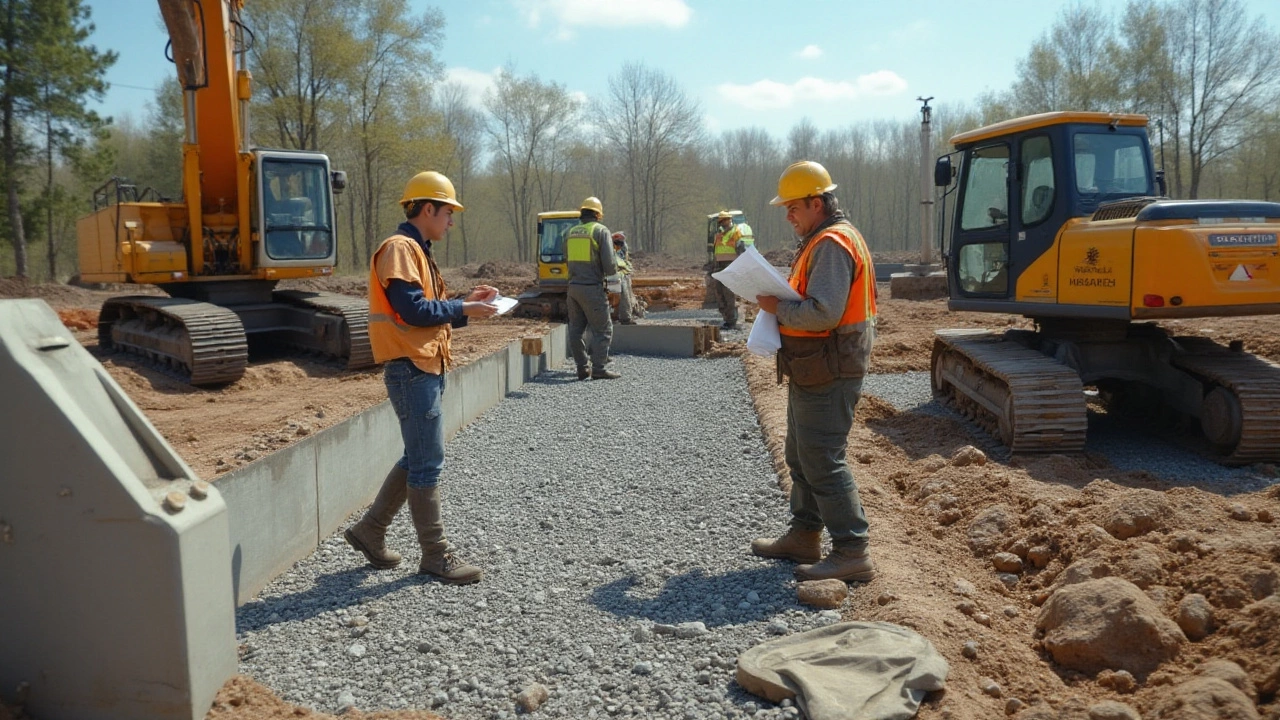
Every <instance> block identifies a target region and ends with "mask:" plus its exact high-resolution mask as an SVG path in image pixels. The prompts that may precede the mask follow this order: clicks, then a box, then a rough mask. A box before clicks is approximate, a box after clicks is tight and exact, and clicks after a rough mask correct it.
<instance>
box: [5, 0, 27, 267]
mask: <svg viewBox="0 0 1280 720" xmlns="http://www.w3.org/2000/svg"><path fill="white" fill-rule="evenodd" d="M6 10H7V15H8V18H7V25H6V32H5V38H4V44H5V48H6V49H7V50H8V51H9V52H8V53H7V55H8V60H7V61H6V63H5V71H4V74H5V83H4V87H5V90H4V98H3V110H2V112H3V115H4V120H3V125H4V150H3V152H4V185H5V189H6V191H7V192H6V196H7V200H8V212H9V227H10V232H11V233H13V234H12V236H11V237H10V240H11V241H12V242H13V262H14V267H15V269H14V274H15V275H17V276H18V277H20V278H25V277H26V276H27V238H26V235H25V234H24V233H23V231H22V208H21V206H20V205H19V204H18V182H17V170H16V167H17V165H18V139H17V138H15V137H14V136H13V133H14V122H13V121H14V117H13V115H14V107H13V106H14V97H13V90H12V88H13V86H14V85H13V84H14V80H15V77H16V75H17V73H16V72H15V70H14V67H13V63H14V61H15V57H14V46H15V44H16V43H17V39H16V38H15V37H14V22H15V18H14V3H13V2H12V0H10V2H8V3H6Z"/></svg>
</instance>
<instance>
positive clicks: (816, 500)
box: [751, 162, 876, 581]
mask: <svg viewBox="0 0 1280 720" xmlns="http://www.w3.org/2000/svg"><path fill="white" fill-rule="evenodd" d="M835 189H836V185H835V183H833V182H831V176H830V175H829V174H828V173H827V170H826V168H824V167H823V166H822V165H819V164H818V163H816V162H798V163H795V164H794V165H792V166H790V167H788V168H787V169H786V170H785V171H784V172H783V173H782V177H781V178H779V180H778V196H777V197H775V198H774V199H773V201H772V203H771V204H773V205H782V206H785V207H786V209H787V222H788V223H790V224H791V226H792V227H793V228H794V229H795V231H796V234H797V235H798V236H799V237H800V245H799V248H798V249H797V252H796V259H795V260H794V261H793V262H792V264H791V276H790V279H789V282H790V284H791V287H793V288H795V290H796V292H797V293H799V294H800V297H801V298H802V299H800V300H797V301H790V300H779V299H778V298H776V297H772V296H761V297H758V298H756V301H757V302H758V303H759V304H760V309H761V310H764V311H766V312H771V313H773V314H774V315H776V316H777V318H778V330H779V333H780V335H781V338H782V349H781V350H779V351H778V369H779V372H780V373H781V374H782V375H787V376H788V377H790V380H791V381H790V384H789V386H788V388H787V405H788V406H787V439H786V453H785V454H786V461H787V467H788V468H789V469H790V470H791V527H790V529H789V530H788V531H787V533H786V534H785V535H783V536H782V537H780V538H776V539H774V538H759V539H757V540H755V541H754V542H752V543H751V550H752V552H754V553H755V554H756V555H760V556H763V557H769V558H786V559H789V560H794V561H796V562H798V563H804V564H802V565H800V566H799V567H797V568H796V570H795V575H796V577H797V578H798V579H800V580H825V579H830V578H835V579H839V580H845V581H851V580H857V581H867V580H870V579H871V577H872V576H873V575H874V568H873V566H872V563H871V557H870V555H869V554H868V551H867V543H868V532H867V531H868V525H867V516H866V513H865V512H864V511H863V508H862V502H861V500H860V499H859V497H858V486H857V485H856V484H855V483H854V481H853V473H852V472H850V470H849V465H848V462H847V461H846V460H845V450H846V446H847V445H848V439H849V429H850V428H851V427H852V426H853V411H854V407H856V406H857V404H858V398H859V397H860V395H861V393H862V378H863V375H864V374H865V373H866V371H867V364H868V362H869V360H870V357H871V343H872V340H873V339H874V335H875V318H876V295H875V276H876V274H875V268H874V267H872V264H871V254H870V252H868V250H867V245H866V243H865V242H864V241H863V239H862V235H861V234H859V233H858V230H857V229H856V228H854V227H853V225H852V224H850V223H849V221H848V220H847V219H846V218H845V216H844V213H842V212H841V211H840V209H839V205H838V203H837V201H836V196H835V195H834V194H833V193H832V191H833V190H835ZM824 526H825V527H826V529H827V532H828V533H829V534H830V535H831V545H832V549H831V553H830V554H828V555H827V556H826V557H825V558H823V557H822V552H821V548H822V545H821V542H822V528H823V527H824Z"/></svg>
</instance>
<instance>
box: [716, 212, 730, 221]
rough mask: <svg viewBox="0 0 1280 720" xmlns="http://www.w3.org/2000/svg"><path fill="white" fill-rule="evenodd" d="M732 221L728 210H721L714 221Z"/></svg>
mask: <svg viewBox="0 0 1280 720" xmlns="http://www.w3.org/2000/svg"><path fill="white" fill-rule="evenodd" d="M732 219H733V216H732V215H730V214H729V211H728V210H721V211H720V214H719V215H717V216H716V220H732Z"/></svg>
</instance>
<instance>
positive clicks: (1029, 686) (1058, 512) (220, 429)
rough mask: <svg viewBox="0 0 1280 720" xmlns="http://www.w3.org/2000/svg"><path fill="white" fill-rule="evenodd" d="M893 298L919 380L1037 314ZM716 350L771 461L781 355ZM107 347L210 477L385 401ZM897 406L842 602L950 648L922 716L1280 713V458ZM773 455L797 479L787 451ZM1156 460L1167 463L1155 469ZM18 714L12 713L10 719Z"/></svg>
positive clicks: (3, 292) (342, 379)
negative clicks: (1030, 444) (963, 335)
mask: <svg viewBox="0 0 1280 720" xmlns="http://www.w3.org/2000/svg"><path fill="white" fill-rule="evenodd" d="M640 266H641V275H642V276H643V275H644V274H645V273H646V272H652V273H655V274H662V275H672V274H681V275H683V276H686V277H687V278H688V280H687V281H686V282H682V283H679V284H678V285H677V286H675V287H674V289H673V288H663V289H660V290H655V291H652V292H651V293H650V297H649V300H650V302H651V303H652V304H665V305H667V306H669V307H674V308H680V307H697V306H698V305H699V304H700V301H701V298H702V287H701V284H700V283H701V273H700V270H699V269H698V268H697V267H695V266H691V265H688V264H683V265H682V264H681V263H678V262H666V263H658V262H654V263H653V264H652V265H650V266H646V265H645V264H644V263H643V262H641V263H640ZM530 276H531V272H529V270H528V268H520V267H518V266H504V265H500V264H490V266H489V267H481V268H463V269H460V270H450V271H449V273H448V280H449V284H450V286H451V287H452V288H455V289H464V288H466V287H468V286H469V285H471V284H476V283H480V282H486V283H489V284H494V285H497V286H498V287H500V288H501V289H502V290H503V292H504V293H507V294H514V293H515V292H518V291H519V290H520V289H521V288H522V287H523V285H525V284H527V278H528V277H530ZM326 289H330V290H335V291H338V292H347V293H349V294H354V295H360V294H361V293H362V289H363V281H361V280H359V279H355V278H347V279H344V278H336V279H334V280H332V281H330V282H329V283H327V284H326ZM134 291H136V290H135V289H130V292H134ZM109 294H111V293H110V291H101V290H85V289H81V288H72V287H67V286H28V285H25V284H23V283H20V282H17V281H14V280H5V279H0V298H2V297H41V298H43V299H45V300H46V301H47V302H49V303H50V305H52V306H53V307H54V308H55V309H56V310H57V311H58V312H59V314H60V316H61V317H62V318H63V320H64V322H65V323H66V324H67V325H68V327H71V328H72V329H73V330H76V337H77V339H79V340H80V341H81V342H82V343H83V344H85V345H86V346H87V347H89V348H90V350H91V351H94V352H96V336H95V334H94V331H93V329H92V327H93V322H94V319H95V318H96V307H97V305H98V304H99V303H100V301H101V299H102V298H103V297H106V296H107V295H109ZM887 294H888V293H887V287H883V286H882V288H881V297H882V300H881V321H880V326H879V335H878V339H877V345H876V350H875V354H874V357H873V361H872V368H873V372H875V373H880V374H893V373H915V372H920V371H927V370H928V367H929V357H930V350H931V345H932V340H931V336H932V333H933V331H934V330H935V329H936V328H940V327H992V326H997V327H998V326H1008V325H1017V324H1020V323H1023V322H1025V321H1023V320H1021V319H1018V318H1005V317H1003V316H993V315H979V314H965V313H949V312H948V311H947V310H946V306H945V302H943V301H931V302H906V301H895V300H892V299H889V298H887V297H886V296H887ZM1170 326H1171V327H1173V328H1174V329H1175V331H1176V332H1178V333H1182V334H1203V335H1209V336H1211V337H1214V338H1215V339H1218V340H1219V341H1223V342H1225V341H1227V340H1231V339H1239V340H1241V341H1243V343H1244V347H1245V349H1246V350H1249V351H1251V352H1254V353H1257V354H1259V355H1261V356H1263V357H1266V358H1268V359H1270V360H1272V361H1274V362H1280V333H1277V332H1276V330H1275V325H1274V320H1273V319H1271V318H1261V319H1258V318H1227V319H1214V320H1211V321H1209V320H1189V321H1178V322H1175V323H1170ZM542 328H543V326H542V324H541V323H538V322H534V321H522V320H505V319H504V320H497V321H490V322H487V323H476V324H475V325H474V326H472V327H469V328H466V329H465V330H463V331H461V332H459V334H458V336H457V339H456V341H455V342H456V350H455V355H456V356H458V357H459V358H460V360H462V361H463V362H465V361H467V360H469V359H472V358H476V357H480V356H483V355H484V354H486V353H488V352H490V351H492V350H495V349H497V348H500V347H502V346H504V345H506V344H507V343H508V342H510V341H512V340H514V339H517V338H519V337H521V336H522V335H525V334H529V333H536V332H538V331H540V330H541V329H542ZM737 339H738V338H735V337H729V338H727V340H737ZM716 353H717V354H742V356H743V369H744V373H745V375H746V378H747V382H748V384H749V387H750V390H751V393H752V396H753V398H754V401H755V405H756V411H757V414H758V416H759V420H760V423H761V426H762V429H763V433H764V437H765V442H766V444H767V445H768V446H769V448H770V450H771V451H773V452H774V454H775V458H779V455H780V450H781V438H782V436H783V433H784V428H785V391H784V389H783V388H780V387H779V386H778V385H776V383H775V382H774V370H773V365H772V363H771V362H768V361H765V360H762V359H760V358H756V357H754V356H750V355H746V354H745V353H743V351H742V346H741V344H740V342H725V343H723V344H722V345H721V346H720V347H718V348H717V349H716ZM100 359H101V360H102V362H103V364H104V365H105V366H106V367H107V369H108V371H109V372H110V373H111V375H112V376H113V377H114V378H115V379H116V380H117V381H118V382H119V383H120V384H121V385H122V386H123V387H124V388H125V389H126V391H127V392H128V393H129V394H130V396H131V397H132V398H133V399H134V401H135V402H136V403H137V404H138V405H139V406H140V407H142V409H143V410H144V411H145V412H146V413H147V415H148V417H149V418H151V420H152V422H153V423H154V424H155V425H156V426H157V428H158V429H159V430H160V432H161V433H162V434H163V435H164V436H165V437H166V439H167V440H168V441H169V442H170V443H171V444H172V445H173V446H174V447H175V448H176V449H177V451H178V452H179V454H180V455H182V457H183V458H184V459H185V460H186V461H187V462H188V464H190V465H191V466H192V467H193V468H194V469H195V470H196V472H197V473H199V474H200V475H202V476H204V477H210V478H214V479H216V476H217V475H218V474H220V473H222V472H225V471H227V470H230V469H233V468H235V467H238V466H239V465H241V464H243V463H245V462H249V461H251V460H252V459H253V458H254V457H257V456H259V455H261V454H263V453H267V452H271V451H272V450H274V449H277V448H279V447H282V446H283V445H285V444H287V443H289V442H291V441H293V440H295V439H296V438H298V437H300V436H305V435H307V434H310V433H312V432H315V431H317V430H319V429H321V428H323V427H326V426H329V425H331V424H333V423H336V422H339V421H341V420H343V419H345V418H346V417H349V416H351V415H353V414H355V413H358V412H360V411H362V410H364V409H367V408H368V407H370V406H372V405H374V404H376V403H379V402H381V401H382V400H383V399H384V398H385V391H384V390H383V388H382V384H381V379H380V377H379V375H378V373H376V372H365V373H344V372H340V371H337V370H334V369H332V368H330V367H328V366H325V365H324V364H322V363H312V362H310V361H306V360H297V359H290V358H267V359H261V360H255V361H254V362H252V363H251V365H250V368H249V372H248V373H246V376H245V378H244V379H242V380H241V381H239V382H237V383H235V384H233V385H231V386H229V387H226V388H221V389H217V390H197V389H192V388H189V387H186V386H184V385H181V384H179V383H176V382H174V381H173V380H172V379H170V378H168V377H167V376H165V375H163V374H160V373H156V372H154V371H151V370H149V369H147V368H145V367H143V366H141V365H139V364H137V363H134V362H132V361H131V360H129V359H127V358H122V357H119V356H115V355H110V356H100ZM899 405H900V404H899ZM899 405H895V404H894V403H893V402H891V401H889V400H886V399H884V398H882V397H877V396H876V395H875V394H873V393H872V392H870V391H868V393H867V394H866V395H865V396H864V399H863V402H862V403H861V405H860V406H859V410H858V422H857V423H856V424H855V427H854V429H853V431H852V432H851V435H850V457H851V460H852V461H853V462H854V470H855V474H856V477H857V478H858V481H859V486H860V488H861V492H862V497H863V500H864V502H865V504H866V506H867V509H868V514H869V516H870V519H871V522H872V528H873V534H874V535H873V537H874V540H873V542H874V545H873V548H874V551H875V558H876V561H877V565H878V568H879V575H878V577H877V578H876V579H875V580H874V581H872V582H871V583H870V584H868V585H861V586H855V587H853V588H852V593H851V595H850V599H849V600H848V601H847V602H846V603H845V605H844V606H843V607H842V609H841V613H842V615H843V616H844V617H845V618H846V619H860V620H885V621H890V622H895V623H898V624H901V625H905V626H907V627H911V628H913V629H915V630H917V631H918V632H920V633H921V634H923V635H924V636H925V637H927V638H928V639H930V640H931V641H932V642H933V644H934V645H935V646H936V647H937V649H938V650H939V651H940V652H941V653H942V654H943V655H944V656H945V657H946V658H947V660H948V661H949V662H950V664H951V675H950V677H949V678H948V681H947V690H946V691H944V692H941V693H935V694H933V695H931V696H930V697H928V698H927V700H926V703H925V705H924V706H923V707H922V708H921V711H920V717H922V718H926V719H928V718H990V717H1004V716H1011V717H1015V718H1024V719H1027V720H1031V719H1048V718H1061V719H1062V720H1076V719H1077V718H1078V719H1081V720H1083V719H1085V718H1089V719H1090V720H1101V719H1103V718H1115V719H1119V718H1137V717H1142V718H1148V719H1150V718H1180V719H1183V720H1209V719H1211V718H1258V717H1261V718H1269V719H1270V720H1280V698H1278V697H1277V693H1278V692H1280V630H1278V629H1277V628H1280V596H1278V595H1277V590H1280V524H1278V523H1277V517H1278V516H1280V485H1277V484H1276V482H1277V481H1276V479H1275V476H1276V470H1275V468H1274V467H1272V466H1269V465H1259V466H1254V467H1252V468H1247V469H1245V470H1244V471H1233V472H1232V473H1230V474H1228V473H1226V472H1225V471H1224V472H1223V474H1222V476H1221V478H1217V479H1215V478H1213V477H1209V478H1204V479H1201V480H1198V481H1196V482H1190V483H1188V482H1185V481H1182V480H1177V479H1175V478H1173V477H1172V476H1169V475H1167V474H1165V473H1164V471H1162V470H1160V471H1151V470H1144V469H1141V468H1137V469H1135V468H1134V467H1133V466H1131V465H1126V466H1125V468H1124V469H1122V468H1118V467H1116V466H1114V464H1113V463H1112V462H1111V461H1110V460H1109V458H1108V457H1107V456H1106V455H1104V454H1100V453H1096V452H1087V453H1085V454H1084V455H1081V456H1073V457H1067V456H1061V455H1050V456H1046V457H1031V458H1013V459H1006V460H1002V459H1001V458H1000V456H999V454H998V453H997V454H994V455H993V456H992V457H987V456H986V455H985V454H983V453H982V452H981V451H980V450H976V449H974V448H973V447H972V446H975V445H976V446H978V447H985V448H988V449H990V442H989V440H988V439H986V438H983V437H982V436H980V435H976V434H975V433H974V431H973V430H972V426H971V425H969V424H967V423H965V422H963V421H961V420H959V419H958V418H957V417H955V416H952V415H949V414H947V413H945V412H936V411H934V412H921V411H917V410H913V409H903V408H902V407H900V406H899ZM1095 410H1097V414H1099V415H1104V414H1105V411H1104V410H1102V409H1101V408H1095ZM1102 419H1103V420H1105V418H1102ZM775 464H776V466H777V467H779V469H780V473H779V475H780V482H781V483H782V484H783V485H784V486H785V485H786V483H787V482H788V480H787V478H786V477H785V470H784V469H782V464H781V462H780V458H779V460H778V461H777V462H776V463H775ZM1152 466H1153V467H1160V466H1161V465H1160V463H1158V462H1155V461H1154V459H1153V462H1152ZM1242 477H1243V478H1245V479H1246V480H1247V482H1246V481H1241V478H1242ZM779 512H780V513H782V512H783V509H782V508H781V507H780V508H779ZM13 712H14V711H13V710H12V709H9V710H6V709H4V708H0V720H5V718H6V713H8V714H12V713H13ZM18 716H19V717H21V715H20V711H19V715H18ZM300 716H302V717H306V716H310V717H322V716H323V715H321V714H320V713H317V712H315V711H312V710H309V709H306V708H300V707H294V706H291V705H288V704H287V703H284V702H282V701H280V700H279V699H277V698H275V697H274V696H272V695H271V693H270V692H269V691H267V690H266V689H265V688H263V687H262V686H260V685H258V684H257V683H255V682H254V681H253V680H252V679H251V678H247V677H239V678H236V679H235V680H233V681H231V682H229V683H228V684H227V685H226V686H225V687H224V688H223V690H222V692H221V693H220V694H219V696H218V699H217V702H216V703H215V705H214V708H213V709H212V710H211V711H210V714H209V717H211V718H235V719H236V720H241V719H248V718H271V719H275V718H284V717H300ZM349 716H352V717H395V718H431V717H436V716H435V715H432V714H431V713H429V712H426V711H408V712H406V711H397V712H386V713H373V714H363V713H361V712H359V711H355V710H353V711H351V713H349Z"/></svg>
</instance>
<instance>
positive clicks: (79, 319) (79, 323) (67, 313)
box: [58, 308, 98, 330]
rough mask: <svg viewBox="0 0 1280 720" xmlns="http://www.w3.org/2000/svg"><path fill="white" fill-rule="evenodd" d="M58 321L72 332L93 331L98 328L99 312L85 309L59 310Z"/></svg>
mask: <svg viewBox="0 0 1280 720" xmlns="http://www.w3.org/2000/svg"><path fill="white" fill-rule="evenodd" d="M58 319H59V320H61V321H62V324H63V325H66V326H67V327H68V328H70V329H72V330H92V329H94V328H96V327H98V311H97V310H86V309H84V308H71V309H69V310H59V311H58Z"/></svg>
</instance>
